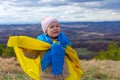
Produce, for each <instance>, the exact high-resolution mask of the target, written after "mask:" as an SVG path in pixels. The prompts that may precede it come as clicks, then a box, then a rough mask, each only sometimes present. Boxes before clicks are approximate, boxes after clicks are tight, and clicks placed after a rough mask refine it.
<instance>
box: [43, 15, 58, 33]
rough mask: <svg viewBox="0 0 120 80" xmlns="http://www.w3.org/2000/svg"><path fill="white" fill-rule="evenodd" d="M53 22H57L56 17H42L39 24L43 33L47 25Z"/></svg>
mask: <svg viewBox="0 0 120 80" xmlns="http://www.w3.org/2000/svg"><path fill="white" fill-rule="evenodd" d="M53 22H57V23H59V22H58V20H57V19H56V18H54V17H51V16H48V17H45V18H43V19H42V21H41V26H42V30H43V32H44V33H45V31H46V29H47V27H48V26H49V25H50V24H51V23H53Z"/></svg>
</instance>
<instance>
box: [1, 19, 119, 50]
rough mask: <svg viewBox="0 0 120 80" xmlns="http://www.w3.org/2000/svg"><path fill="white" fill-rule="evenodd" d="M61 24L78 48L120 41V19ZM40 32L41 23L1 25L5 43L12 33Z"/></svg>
mask: <svg viewBox="0 0 120 80" xmlns="http://www.w3.org/2000/svg"><path fill="white" fill-rule="evenodd" d="M60 24H61V29H62V31H64V32H65V33H66V35H68V36H69V38H70V40H71V41H72V43H73V47H76V48H77V47H87V48H88V49H91V47H95V46H96V45H98V44H102V46H101V47H102V48H103V46H105V45H107V44H108V43H109V41H112V40H115V41H118V42H120V21H108V22H61V23H60ZM40 34H42V29H41V27H40V24H11V25H0V43H4V44H6V43H7V40H8V38H9V36H12V35H26V36H30V37H34V38H36V37H37V36H38V35H40ZM97 47H98V46H97ZM101 47H100V48H101ZM94 51H97V49H96V50H94Z"/></svg>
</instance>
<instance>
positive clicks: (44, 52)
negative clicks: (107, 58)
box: [7, 16, 83, 80]
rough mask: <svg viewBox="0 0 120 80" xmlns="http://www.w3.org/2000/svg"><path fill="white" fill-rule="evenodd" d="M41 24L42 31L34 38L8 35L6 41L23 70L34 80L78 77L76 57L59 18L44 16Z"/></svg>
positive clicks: (78, 63) (72, 79) (76, 79)
mask: <svg viewBox="0 0 120 80" xmlns="http://www.w3.org/2000/svg"><path fill="white" fill-rule="evenodd" d="M41 25H42V30H43V33H44V34H41V35H39V36H38V37H37V39H34V38H30V37H27V36H11V37H10V38H9V40H8V44H7V45H8V46H9V47H14V50H15V53H16V57H17V59H18V61H19V63H20V65H21V67H22V69H23V70H24V72H25V73H26V74H28V75H29V76H30V77H31V78H33V79H34V80H80V78H81V76H82V74H83V72H82V70H81V67H80V62H79V58H78V57H77V54H76V51H75V50H74V49H72V47H71V42H70V41H69V39H68V38H67V36H66V35H65V34H64V33H63V32H61V30H60V24H59V22H58V20H57V19H56V18H54V17H50V16H49V17H45V18H44V19H43V20H42V21H41Z"/></svg>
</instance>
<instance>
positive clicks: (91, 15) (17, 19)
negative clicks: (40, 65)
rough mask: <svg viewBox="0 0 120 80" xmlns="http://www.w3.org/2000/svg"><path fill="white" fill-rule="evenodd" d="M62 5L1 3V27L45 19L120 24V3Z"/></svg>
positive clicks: (88, 0) (69, 1)
mask: <svg viewBox="0 0 120 80" xmlns="http://www.w3.org/2000/svg"><path fill="white" fill-rule="evenodd" d="M58 1H59V3H58ZM58 1H52V0H11V1H10V0H1V1H0V3H1V5H0V12H1V13H0V24H17V23H20V24H26V23H40V22H41V19H42V18H43V17H45V16H53V17H55V18H57V19H58V20H59V21H60V22H72V21H74V22H75V21H82V22H84V21H87V22H89V21H93V22H94V21H95V22H98V21H120V15H119V14H120V0H78V1H77V0H58Z"/></svg>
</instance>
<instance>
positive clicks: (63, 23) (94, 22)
mask: <svg viewBox="0 0 120 80" xmlns="http://www.w3.org/2000/svg"><path fill="white" fill-rule="evenodd" d="M103 22H120V20H119V21H69V22H60V24H64V23H103ZM27 24H28V25H33V24H35V25H40V24H41V23H4V24H1V23H0V25H27Z"/></svg>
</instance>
